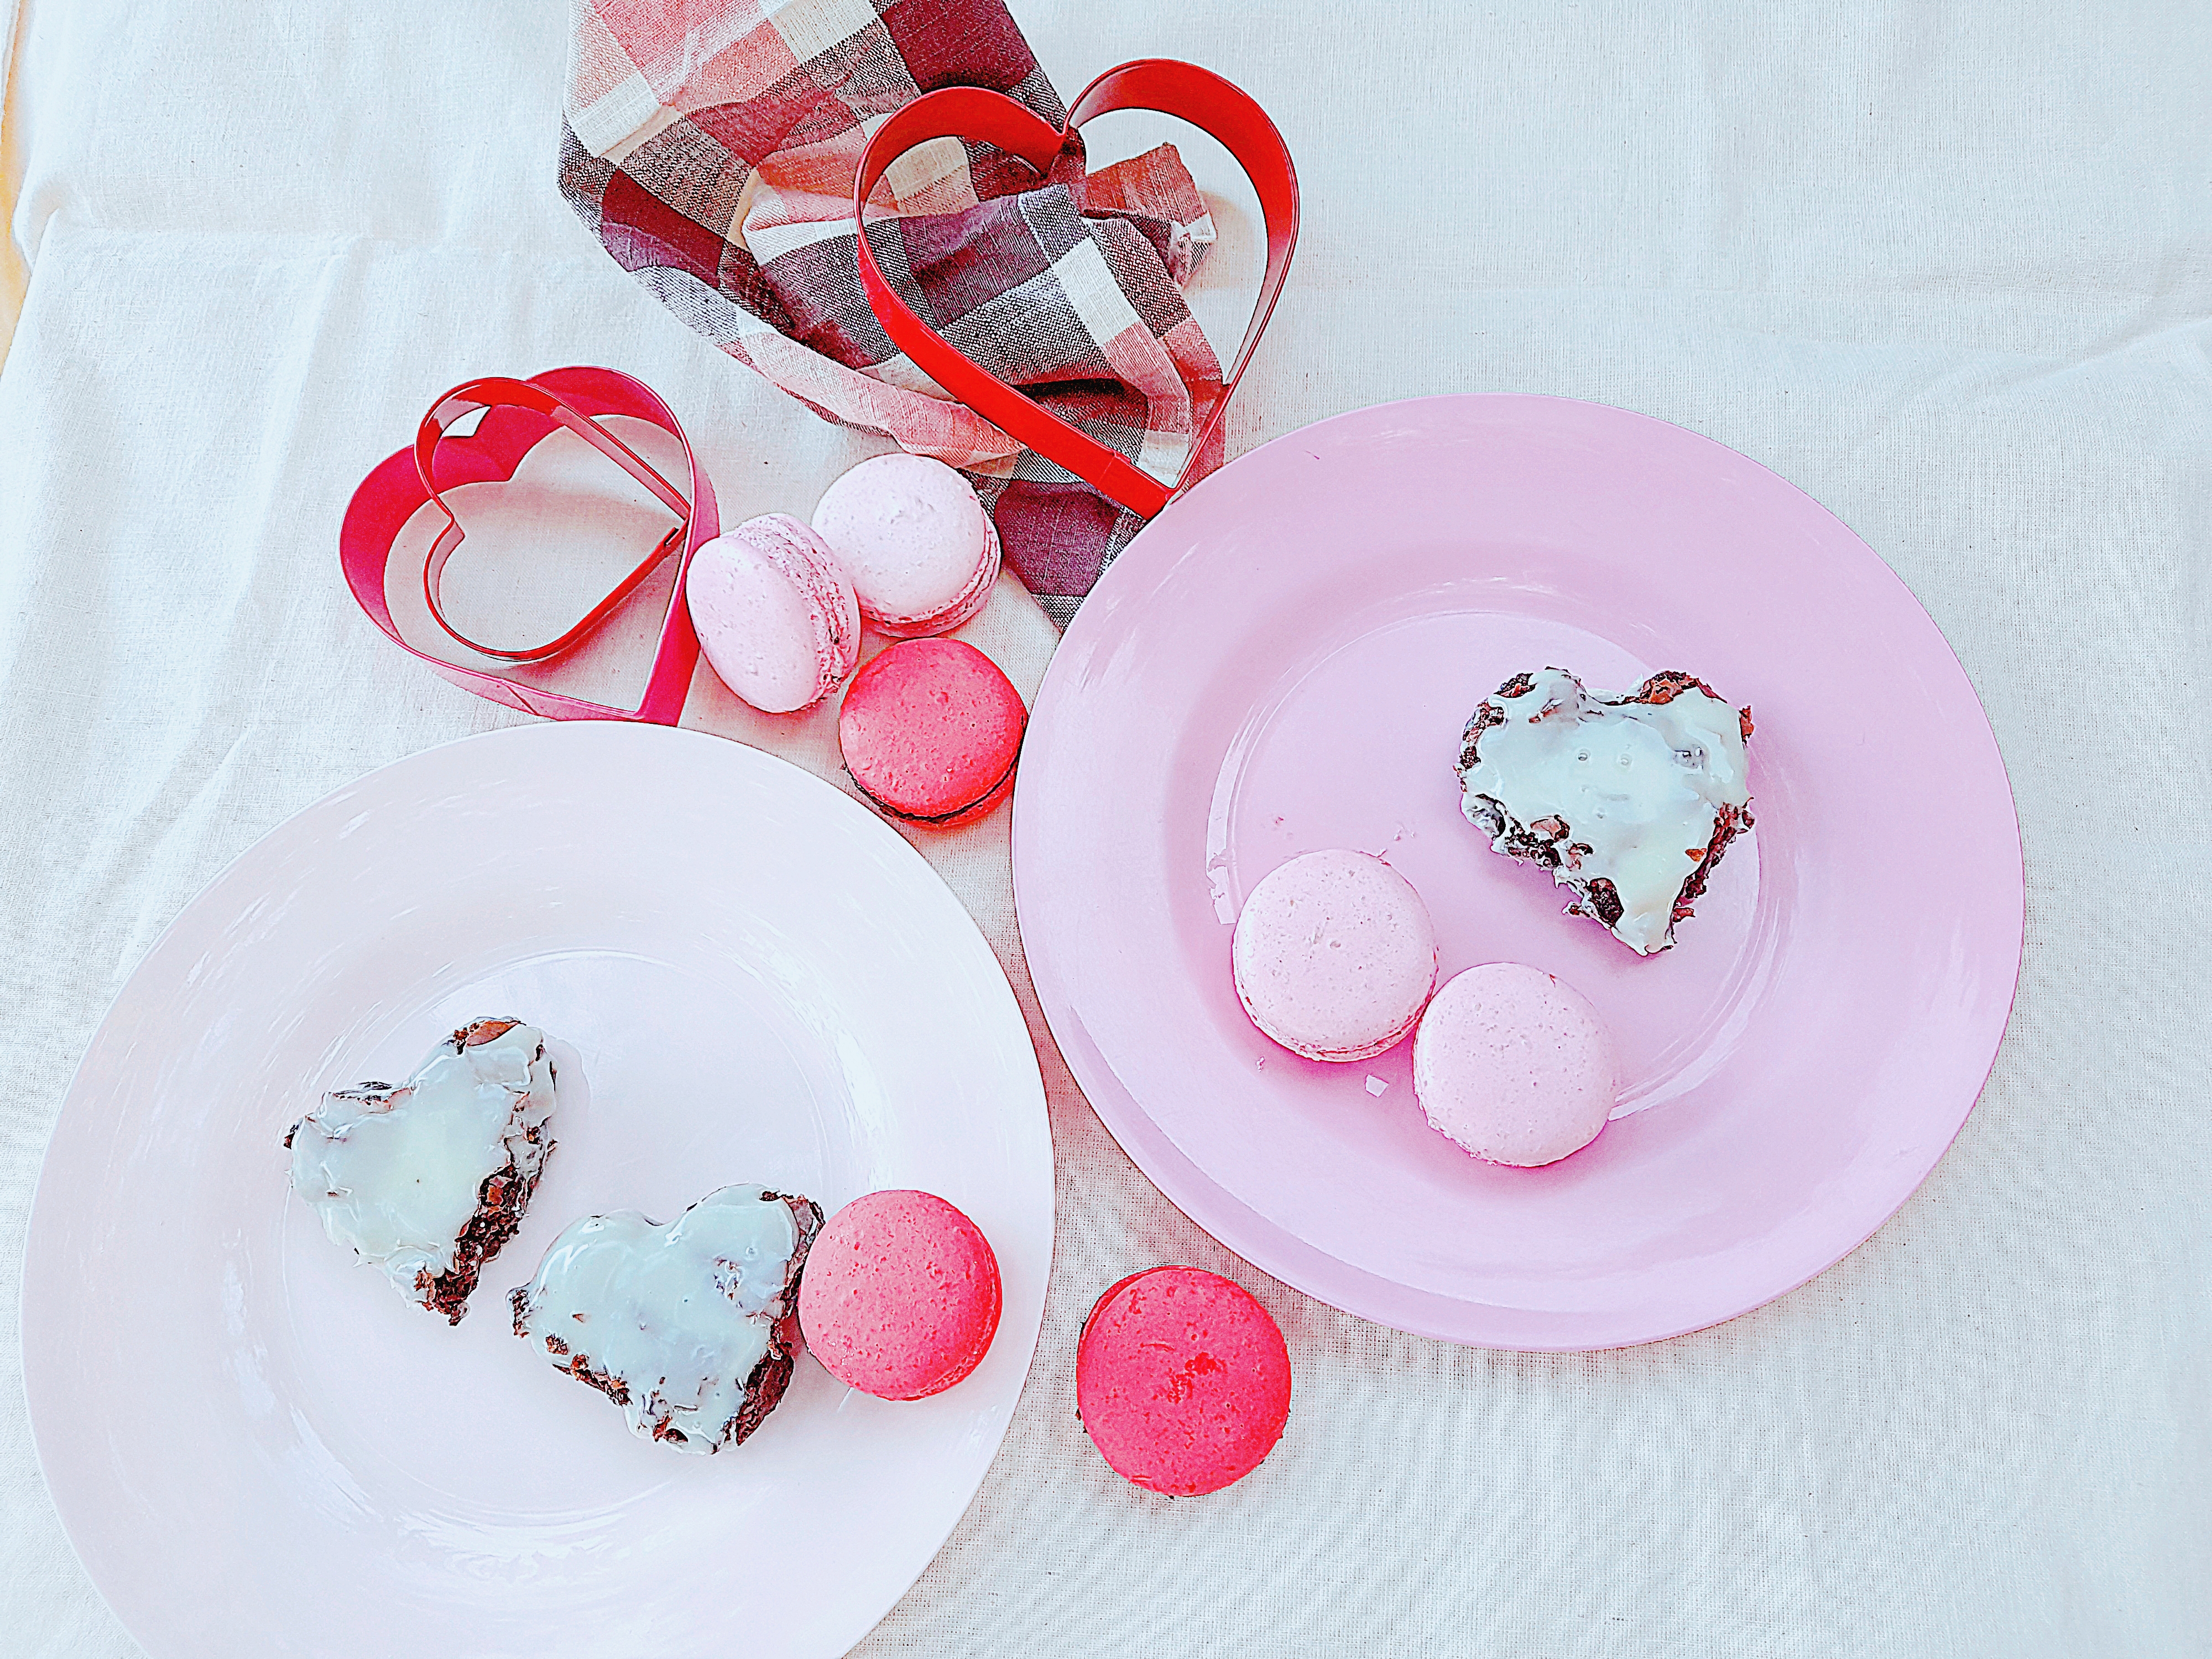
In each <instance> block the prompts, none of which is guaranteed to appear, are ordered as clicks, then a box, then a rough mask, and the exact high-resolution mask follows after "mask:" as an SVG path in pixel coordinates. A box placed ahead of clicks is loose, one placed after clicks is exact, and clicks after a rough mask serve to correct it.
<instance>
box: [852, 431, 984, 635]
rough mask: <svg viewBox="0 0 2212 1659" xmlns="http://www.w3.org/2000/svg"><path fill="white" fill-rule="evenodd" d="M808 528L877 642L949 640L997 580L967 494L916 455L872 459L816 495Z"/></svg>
mask: <svg viewBox="0 0 2212 1659" xmlns="http://www.w3.org/2000/svg"><path fill="white" fill-rule="evenodd" d="M814 529H815V532H816V533H817V534H818V535H819V536H820V537H821V538H822V539H823V541H824V542H825V543H827V544H829V546H830V547H831V548H832V549H834V550H836V555H837V557H838V558H839V560H840V561H842V563H843V564H844V567H845V568H846V570H847V571H848V573H849V574H850V575H851V577H852V579H853V588H854V592H855V593H856V594H857V595H858V596H859V599H860V614H861V615H862V616H863V617H866V618H867V620H868V622H869V623H871V624H872V626H873V627H874V628H875V629H877V630H878V632H880V633H884V634H888V635H891V636H892V637H893V638H895V639H915V638H920V637H923V636H926V635H935V634H944V633H949V632H950V631H951V630H952V629H955V628H957V627H958V626H959V625H960V624H961V623H964V622H966V621H967V620H968V619H969V617H973V616H974V615H975V613H976V612H977V611H980V610H981V609H982V607H983V603H984V601H985V600H986V599H989V598H990V595H991V586H992V584H993V583H994V582H995V581H996V580H998V575H999V561H1000V547H999V532H998V527H997V526H995V525H994V524H993V523H992V522H991V517H990V514H989V513H986V512H985V511H984V510H983V503H982V502H981V500H979V499H978V498H977V496H976V495H975V489H974V488H973V487H972V486H971V485H970V484H969V482H968V481H967V480H966V479H965V478H963V477H961V476H960V474H959V473H957V472H956V471H953V470H952V468H951V467H949V466H947V465H945V463H944V462H942V461H939V460H933V459H930V458H929V457H927V456H926V455H908V454H890V455H878V456H875V457H874V458H872V459H869V460H865V461H863V462H861V463H860V465H858V466H856V467H854V468H852V469H851V470H850V471H848V472H846V473H845V474H844V475H843V476H842V477H840V478H839V479H838V480H837V481H836V483H833V484H831V485H830V486H829V489H827V490H826V491H824V492H823V496H822V500H821V501H820V502H819V503H817V506H816V507H815V509H814Z"/></svg>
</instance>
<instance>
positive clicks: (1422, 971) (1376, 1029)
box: [1229, 848, 1437, 1060]
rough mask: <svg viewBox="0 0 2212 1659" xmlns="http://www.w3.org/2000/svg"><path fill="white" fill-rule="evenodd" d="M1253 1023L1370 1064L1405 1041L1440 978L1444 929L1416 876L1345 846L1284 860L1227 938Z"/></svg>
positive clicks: (1321, 1051)
mask: <svg viewBox="0 0 2212 1659" xmlns="http://www.w3.org/2000/svg"><path fill="white" fill-rule="evenodd" d="M1229 957H1230V966H1231V971H1232V972H1233V973H1234V974H1235V975H1236V979H1237V997H1238V998H1239V1000H1242V1001H1243V1004H1244V1012H1246V1013H1248V1014H1249V1015H1250V1016H1251V1017H1252V1023H1253V1024H1255V1025H1256V1026H1258V1027H1259V1028H1260V1029H1261V1030H1262V1031H1263V1032H1265V1033H1266V1034H1267V1036H1270V1037H1272V1038H1273V1039H1274V1040H1275V1041H1276V1042H1279V1043H1281V1044H1282V1045H1283V1047H1284V1048H1288V1049H1289V1050H1291V1053H1293V1054H1304V1056H1305V1057H1306V1058H1307V1059H1309V1060H1368V1059H1370V1058H1372V1057H1373V1056H1374V1055H1376V1054H1381V1053H1382V1052H1383V1050H1384V1049H1385V1048H1389V1047H1390V1046H1391V1045H1393V1044H1394V1043H1395V1042H1399V1041H1400V1040H1401V1038H1403V1037H1404V1036H1405V1035H1406V1033H1407V1032H1408V1031H1410V1030H1413V1023H1414V1022H1415V1021H1416V1020H1418V1019H1419V1018H1420V1017H1421V1009H1422V1007H1423V1006H1425V1004H1426V1003H1427V1001H1428V1000H1429V993H1430V992H1431V990H1432V989H1434V988H1435V986H1436V982H1437V935H1436V929H1435V927H1433V926H1432V925H1431V922H1430V921H1429V907H1428V906H1427V905H1425V904H1424V903H1422V902H1421V896H1420V895H1419V893H1417V892H1415V891H1414V890H1413V884H1411V883H1410V882H1408V881H1407V879H1406V878H1404V877H1403V876H1401V875H1400V874H1399V873H1398V872H1396V871H1395V870H1393V869H1392V868H1391V867H1390V866H1389V865H1387V864H1385V863H1383V860H1380V859H1378V858H1374V857H1371V856H1370V855H1369V854H1365V853H1355V852H1352V851H1350V850H1348V849H1346V848H1328V849H1327V850H1325V851H1322V852H1319V853H1307V854H1304V855H1302V856H1301V857H1298V858H1294V859H1292V860H1290V862H1288V863H1287V864H1282V865H1279V866H1276V867H1275V868H1274V869H1273V870H1271V871H1270V872H1267V875H1266V876H1264V877H1263V878H1261V881H1260V884H1259V885H1258V886H1256V887H1255V888H1254V889H1253V890H1252V891H1251V894H1250V896H1249V897H1247V898H1246V899H1245V901H1244V908H1243V910H1242V911H1241V912H1240V913H1239V914H1238V915H1237V931H1236V933H1234V934H1233V935H1232V936H1231V940H1230V948H1229Z"/></svg>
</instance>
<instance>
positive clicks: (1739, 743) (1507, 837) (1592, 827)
mask: <svg viewBox="0 0 2212 1659" xmlns="http://www.w3.org/2000/svg"><path fill="white" fill-rule="evenodd" d="M1522 678H1526V679H1527V680H1528V682H1529V687H1528V690H1526V691H1524V692H1522V693H1521V694H1520V695H1518V696H1505V695H1504V693H1503V692H1500V693H1499V694H1498V695H1496V696H1492V697H1489V698H1487V699H1486V700H1485V701H1484V702H1483V704H1482V706H1481V708H1478V709H1477V710H1476V713H1475V718H1474V720H1473V721H1471V722H1470V723H1469V726H1468V740H1469V744H1470V746H1472V747H1473V748H1474V750H1475V759H1474V764H1472V765H1468V764H1467V763H1466V759H1467V757H1466V756H1465V755H1464V754H1462V765H1461V768H1460V781H1461V785H1462V789H1463V791H1464V793H1463V795H1462V799H1461V803H1460V804H1461V808H1462V811H1464V812H1465V813H1466V815H1467V817H1468V822H1469V823H1473V824H1474V826H1475V827H1476V828H1477V829H1481V830H1482V831H1483V832H1484V833H1485V834H1486V835H1487V836H1490V837H1491V844H1492V848H1494V849H1495V850H1496V851H1498V852H1500V853H1504V854H1508V855H1509V856H1513V857H1520V858H1528V859H1530V860H1533V861H1534V862H1537V863H1541V864H1546V865H1547V866H1549V867H1550V868H1551V870H1552V873H1553V878H1554V879H1555V880H1557V881H1558V883H1559V885H1561V886H1562V887H1568V888H1572V889H1573V890H1575V891H1576V892H1577V894H1578V895H1580V896H1582V900H1581V902H1580V903H1579V904H1578V905H1577V906H1576V907H1572V908H1577V910H1578V911H1579V912H1580V913H1582V914H1595V911H1593V910H1592V909H1591V908H1590V905H1589V896H1588V895H1589V884H1590V883H1592V882H1594V881H1597V880H1601V879H1604V880H1609V881H1611V882H1612V884H1613V890H1614V891H1615V893H1616V894H1617V895H1618V896H1619V897H1620V906H1621V913H1620V918H1619V919H1618V920H1617V921H1614V922H1613V923H1612V930H1613V934H1614V936H1615V937H1616V938H1618V939H1620V941H1621V942H1622V943H1623V944H1624V945H1627V946H1629V948H1630V949H1632V950H1633V951H1636V952H1638V954H1639V955H1643V956H1649V955H1650V954H1651V953H1652V952H1654V951H1663V950H1665V949H1666V948H1667V947H1668V946H1669V945H1672V944H1673V943H1674V905H1675V901H1676V899H1677V898H1678V897H1680V895H1681V892H1682V888H1683V884H1684V883H1685V882H1686V881H1687V880H1688V879H1689V878H1690V877H1691V875H1692V873H1693V872H1695V871H1696V870H1697V869H1698V867H1699V864H1700V863H1701V862H1702V861H1703V860H1704V858H1705V850H1706V848H1707V847H1708V846H1709V844H1710V843H1711V841H1712V837H1713V830H1714V827H1715V825H1716V823H1717V822H1718V820H1719V817H1720V814H1721V812H1722V811H1723V808H1726V807H1734V808H1736V809H1738V810H1739V811H1741V810H1742V809H1745V808H1747V807H1748V806H1749V805H1750V802H1751V790H1750V786H1749V781H1748V771H1747V763H1746V759H1745V754H1744V738H1743V720H1742V718H1741V717H1740V716H1739V714H1738V712H1737V711H1736V710H1735V708H1731V707H1730V706H1729V704H1728V703H1727V702H1723V700H1722V699H1720V698H1718V697H1716V696H1711V695H1710V694H1709V693H1707V692H1705V690H1701V689H1699V687H1697V686H1695V685H1689V686H1686V687H1684V688H1682V689H1681V690H1677V691H1675V692H1674V696H1672V698H1671V699H1670V700H1669V701H1667V702H1630V701H1629V700H1628V699H1629V698H1630V697H1631V696H1634V695H1635V694H1633V693H1628V692H1622V693H1613V692H1606V691H1592V690H1587V689H1585V688H1584V686H1583V683H1582V682H1581V681H1580V680H1579V679H1577V678H1575V676H1574V675H1572V674H1570V673H1568V672H1567V671H1565V669H1561V668H1546V669H1543V670H1541V671H1538V672H1535V673H1533V674H1529V675H1527V676H1524V677H1522ZM1514 683H1515V682H1511V681H1509V682H1508V684H1509V685H1510V684H1514ZM1486 711H1495V712H1496V713H1497V714H1501V715H1502V716H1503V718H1502V720H1495V721H1490V720H1489V715H1488V714H1486ZM1486 721H1488V722H1489V723H1487V724H1486ZM1478 728H1480V730H1478ZM1599 919H1600V920H1601V921H1602V920H1603V918H1602V917H1600V918H1599Z"/></svg>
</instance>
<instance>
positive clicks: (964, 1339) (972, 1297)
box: [799, 1192, 999, 1400]
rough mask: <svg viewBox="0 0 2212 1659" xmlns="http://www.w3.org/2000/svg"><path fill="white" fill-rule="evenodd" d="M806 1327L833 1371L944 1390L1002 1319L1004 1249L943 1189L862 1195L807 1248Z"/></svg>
mask: <svg viewBox="0 0 2212 1659" xmlns="http://www.w3.org/2000/svg"><path fill="white" fill-rule="evenodd" d="M799 1329H800V1330H801V1331H802V1332H803V1333H804V1334H805V1337H806V1346H807V1347H808V1349H809V1350H810V1351H811V1352H812V1353H813V1355H814V1357H815V1358H817V1359H818V1360H820V1361H821V1362H822V1364H823V1368H824V1369H825V1370H828V1371H829V1375H830V1376H834V1377H836V1379H837V1380H838V1381H839V1382H840V1383H845V1384H846V1385H848V1387H851V1388H855V1389H860V1391H861V1392H862V1393H864V1394H872V1395H876V1396H877V1397H878V1399H882V1400H921V1399H925V1398H927V1396H928V1395H933V1394H940V1393H942V1392H943V1391H944V1390H945V1389H949V1388H951V1386H952V1385H953V1384H954V1383H957V1382H959V1381H960V1379H961V1378H963V1377H964V1376H967V1375H968V1374H969V1372H970V1371H972V1370H975V1367H976V1366H978V1365H980V1364H982V1363H983V1356H984V1355H985V1354H986V1353H988V1352H990V1349H991V1339H992V1337H993V1336H994V1335H995V1334H997V1333H998V1329H999V1258H998V1257H997V1256H996V1255H994V1254H993V1253H992V1250H991V1242H990V1240H988V1239H987V1238H985V1237H983V1230H982V1229H981V1228H980V1227H978V1226H977V1225H975V1223H974V1222H972V1221H970V1220H969V1218H967V1217H966V1216H964V1215H963V1214H962V1213H961V1212H959V1211H958V1210H957V1209H955V1208H954V1207H953V1206H951V1205H950V1204H948V1203H946V1202H945V1200H943V1199H941V1198H939V1197H938V1196H937V1195H936V1194H934V1193H917V1192H883V1193H870V1194H868V1195H867V1196H866V1197H865V1198H856V1199H854V1200H853V1201H852V1202H851V1203H850V1204H848V1205H847V1206H845V1207H844V1208H843V1209H842V1210H840V1211H838V1212H837V1213H836V1215H834V1216H832V1217H830V1218H829V1225H826V1226H824V1227H823V1229H822V1231H821V1232H820V1233H819V1234H817V1236H816V1237H815V1240H814V1244H813V1248H812V1249H810V1250H809V1251H808V1252H807V1254H806V1271H805V1275H804V1276H803V1277H802V1278H801V1279H800V1280H799Z"/></svg>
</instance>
